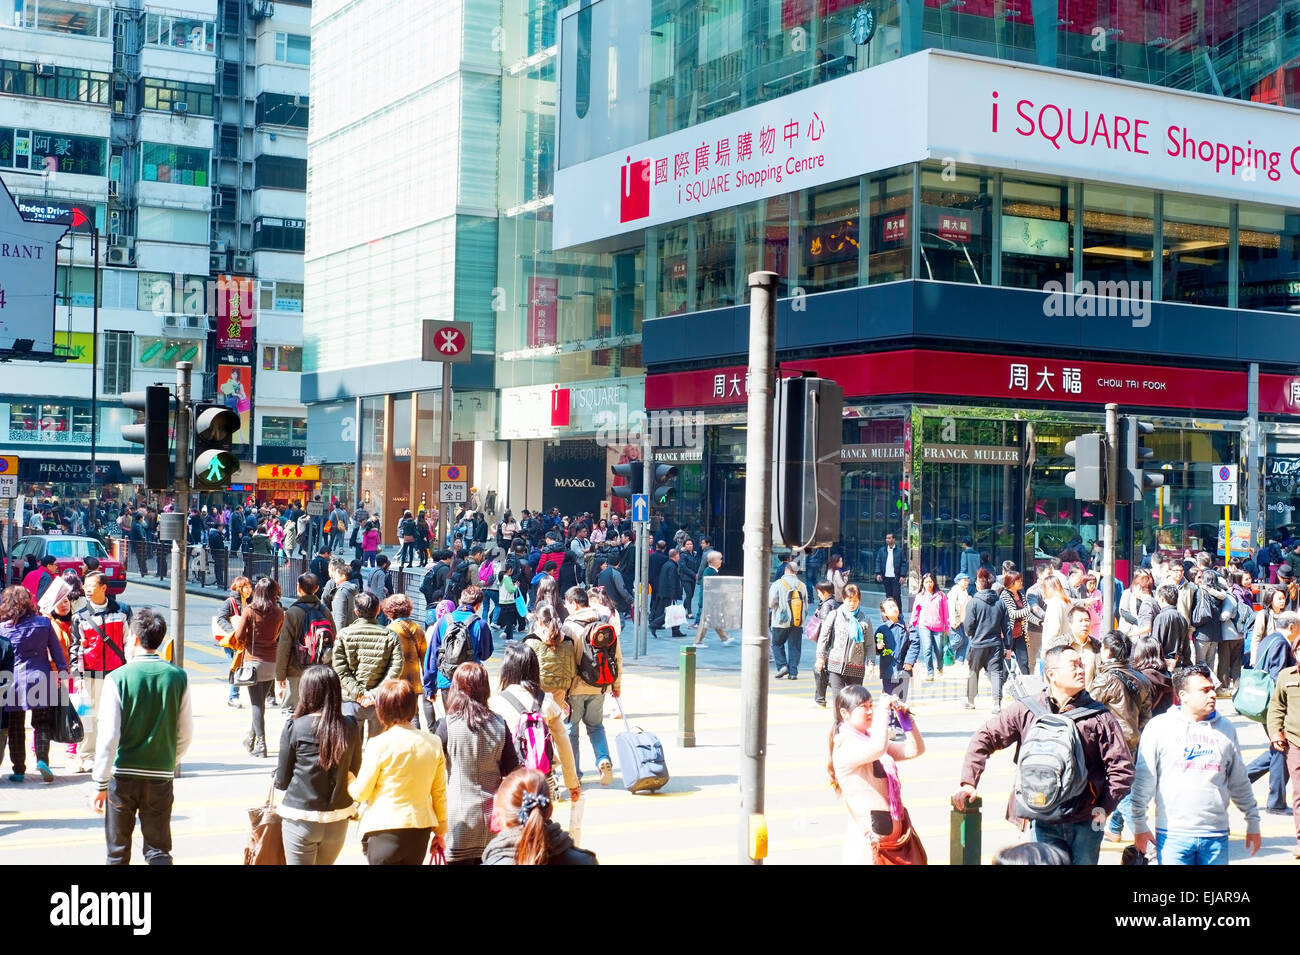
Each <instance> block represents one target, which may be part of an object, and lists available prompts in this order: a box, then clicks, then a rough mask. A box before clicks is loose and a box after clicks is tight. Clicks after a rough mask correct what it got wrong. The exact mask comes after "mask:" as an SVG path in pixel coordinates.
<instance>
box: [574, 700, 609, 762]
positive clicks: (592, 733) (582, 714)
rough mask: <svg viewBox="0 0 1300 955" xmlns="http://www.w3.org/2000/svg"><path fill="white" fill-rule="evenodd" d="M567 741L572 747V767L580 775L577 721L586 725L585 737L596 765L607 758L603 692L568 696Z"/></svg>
mask: <svg viewBox="0 0 1300 955" xmlns="http://www.w3.org/2000/svg"><path fill="white" fill-rule="evenodd" d="M569 706H570V707H571V708H572V711H571V712H570V713H569V743H570V745H571V746H572V747H573V767H574V769H575V770H576V771H577V773H578V775H579V776H581V775H582V760H581V758H580V756H581V752H580V751H579V749H578V723H580V722H581V723H585V724H586V726H587V739H589V740H590V741H591V751H592V752H593V753H595V754H596V765H597V766H599V765H600V764H601V763H603V762H605V761H606V760H608V759H609V745H608V744H607V743H606V742H605V694H604V693H588V694H585V695H582V696H571V697H569Z"/></svg>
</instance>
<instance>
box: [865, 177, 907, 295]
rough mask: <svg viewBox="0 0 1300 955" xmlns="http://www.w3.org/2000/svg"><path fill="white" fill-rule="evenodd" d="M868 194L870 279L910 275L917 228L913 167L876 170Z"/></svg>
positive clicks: (877, 281) (872, 282) (896, 278)
mask: <svg viewBox="0 0 1300 955" xmlns="http://www.w3.org/2000/svg"><path fill="white" fill-rule="evenodd" d="M867 195H868V197H869V199H868V203H869V212H870V213H871V220H870V221H871V229H870V233H869V236H870V242H871V244H870V246H868V248H869V249H870V253H871V254H870V255H869V256H868V258H867V281H868V283H870V284H872V285H875V284H877V283H879V282H894V281H897V280H899V279H907V278H911V277H912V239H913V238H914V232H915V228H916V226H915V221H914V218H915V217H914V210H913V209H912V170H911V168H904V169H896V170H893V171H891V172H881V173H876V174H875V175H874V176H872V177H871V179H870V180H869V181H868V191H867Z"/></svg>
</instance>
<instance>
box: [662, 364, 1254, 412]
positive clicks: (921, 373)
mask: <svg viewBox="0 0 1300 955" xmlns="http://www.w3.org/2000/svg"><path fill="white" fill-rule="evenodd" d="M800 371H812V372H815V373H816V374H817V375H820V376H823V377H826V378H831V379H833V380H835V381H837V382H839V384H840V387H841V388H843V389H844V397H845V398H866V397H875V396H885V395H908V394H914V395H942V396H945V397H954V398H1001V399H1006V400H1019V399H1024V400H1029V401H1033V402H1035V403H1036V404H1042V403H1045V402H1047V403H1050V402H1064V403H1069V404H1090V405H1098V406H1101V405H1105V404H1106V403H1108V402H1112V401H1113V402H1116V403H1118V404H1120V405H1121V406H1128V407H1136V408H1180V409H1193V410H1201V409H1204V410H1215V411H1230V412H1234V413H1244V412H1245V410H1246V385H1247V381H1246V373H1245V372H1242V371H1210V370H1206V369H1200V368H1197V369H1191V368H1173V367H1169V366H1163V365H1161V366H1157V365H1124V364H1120V363H1117V362H1104V361H1080V360H1078V359H1074V358H1023V357H1018V356H1011V355H974V354H965V353H957V352H941V351H930V350H927V349H905V350H901V351H892V352H876V353H872V354H866V355H846V356H840V357H835V358H813V359H808V360H806V361H801V362H799V371H789V372H786V374H789V375H795V374H799V372H800ZM747 394H748V382H747V380H746V372H745V369H744V367H742V366H739V365H735V366H729V367H726V368H713V369H707V370H703V371H679V372H673V373H672V374H667V375H648V376H647V377H646V385H645V396H646V408H647V409H670V408H708V407H728V406H735V405H742V404H744V403H745V399H746V396H747ZM1261 405H1262V402H1261Z"/></svg>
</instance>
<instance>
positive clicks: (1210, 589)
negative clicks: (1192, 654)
mask: <svg viewBox="0 0 1300 955" xmlns="http://www.w3.org/2000/svg"><path fill="white" fill-rule="evenodd" d="M1197 561H1198V563H1200V564H1201V566H1200V567H1199V568H1197V570H1196V571H1195V573H1196V574H1197V581H1196V590H1195V593H1194V595H1193V602H1192V611H1191V625H1192V630H1193V632H1194V633H1195V637H1196V659H1197V660H1198V661H1199V662H1201V663H1204V664H1205V665H1206V666H1208V667H1209V668H1210V672H1211V673H1213V672H1214V670H1215V664H1216V662H1217V660H1218V658H1219V642H1220V641H1221V640H1222V639H1223V620H1222V613H1223V606H1224V601H1225V600H1227V598H1228V591H1227V585H1226V584H1225V585H1223V586H1220V581H1219V576H1218V574H1216V573H1215V572H1214V568H1213V567H1211V566H1209V561H1210V555H1209V554H1201V555H1200V556H1199V557H1198V558H1197Z"/></svg>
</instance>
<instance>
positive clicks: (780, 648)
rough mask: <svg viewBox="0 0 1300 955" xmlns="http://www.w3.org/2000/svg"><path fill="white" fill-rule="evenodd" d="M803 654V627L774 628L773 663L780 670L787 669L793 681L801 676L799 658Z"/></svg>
mask: <svg viewBox="0 0 1300 955" xmlns="http://www.w3.org/2000/svg"><path fill="white" fill-rule="evenodd" d="M802 654H803V628H802V627H773V628H772V662H773V663H775V664H776V668H777V669H778V670H780V669H781V668H782V667H785V668H787V669H788V670H789V671H790V679H792V680H793V679H794V678H795V677H797V676H798V675H799V657H800V656H801V655H802Z"/></svg>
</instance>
